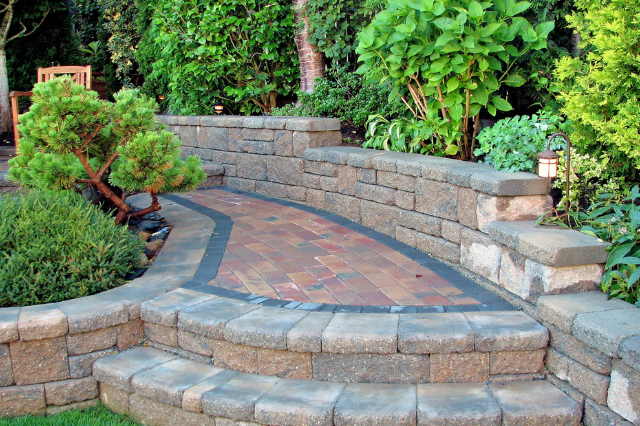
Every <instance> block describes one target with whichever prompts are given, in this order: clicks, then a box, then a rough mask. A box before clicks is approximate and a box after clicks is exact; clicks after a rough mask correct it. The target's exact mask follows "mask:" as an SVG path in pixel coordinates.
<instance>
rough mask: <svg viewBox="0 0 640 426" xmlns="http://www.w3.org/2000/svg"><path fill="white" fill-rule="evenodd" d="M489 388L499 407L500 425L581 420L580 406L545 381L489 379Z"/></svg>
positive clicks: (569, 424)
mask: <svg viewBox="0 0 640 426" xmlns="http://www.w3.org/2000/svg"><path fill="white" fill-rule="evenodd" d="M489 389H491V392H492V393H493V396H494V397H495V398H496V400H497V401H498V405H500V408H501V409H502V424H503V425H522V424H526V425H532V426H546V425H551V424H553V425H562V426H578V425H579V424H580V418H581V417H582V412H581V411H582V410H581V408H580V406H579V405H578V404H577V403H576V402H575V401H574V400H573V399H571V398H569V397H568V396H567V395H565V394H564V393H563V392H562V391H561V390H560V389H558V388H556V387H555V386H553V385H552V384H550V383H548V382H545V381H542V380H537V381H534V382H510V383H491V384H490V385H489Z"/></svg>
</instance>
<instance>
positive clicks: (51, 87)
mask: <svg viewBox="0 0 640 426" xmlns="http://www.w3.org/2000/svg"><path fill="white" fill-rule="evenodd" d="M33 93H34V96H33V98H32V99H33V105H32V106H31V108H30V110H29V111H28V112H26V113H25V114H24V115H22V116H21V118H20V121H21V122H22V124H21V125H20V127H19V129H20V132H21V133H22V134H23V136H24V137H23V138H22V139H21V140H20V146H19V149H18V154H19V155H18V156H17V157H16V158H14V159H12V160H11V161H10V163H9V164H10V166H11V168H10V169H9V175H10V176H11V178H12V179H14V180H16V181H19V182H21V183H23V184H24V185H26V186H29V187H35V188H40V189H49V190H76V191H82V190H85V189H87V188H93V189H94V190H95V191H96V192H97V193H98V194H99V198H98V200H97V201H99V202H107V203H110V204H111V205H113V207H115V208H116V209H117V215H116V223H122V222H124V221H125V220H126V219H127V218H128V217H140V216H143V215H145V214H147V213H150V212H153V211H157V210H160V204H159V203H158V194H162V193H168V192H182V191H191V190H193V189H195V188H196V187H197V186H198V185H199V184H200V183H202V182H203V181H204V179H205V174H204V172H203V171H202V169H201V167H200V165H201V163H200V159H198V158H196V157H189V158H188V159H187V160H186V161H182V160H181V159H180V148H179V147H180V141H179V140H178V139H177V138H176V137H175V135H174V134H173V133H171V132H168V131H166V130H164V129H162V127H161V125H160V124H159V122H158V121H157V119H156V116H155V108H156V103H155V101H153V100H152V99H150V98H146V97H143V96H140V95H139V94H138V92H137V91H136V90H122V91H120V92H119V93H118V94H116V95H115V100H116V102H115V103H111V102H107V101H102V100H100V99H98V95H97V93H96V92H92V91H88V90H86V89H85V88H84V87H82V86H79V85H77V84H75V83H73V82H71V80H70V79H69V78H66V77H60V78H56V79H54V80H50V81H48V82H45V83H39V84H36V85H35V87H34V89H33ZM141 192H147V193H149V195H151V200H152V202H151V205H150V206H149V207H147V208H145V209H143V210H140V211H137V212H132V211H131V208H130V207H129V205H127V203H126V202H125V199H126V198H127V197H128V196H130V195H133V194H137V193H141Z"/></svg>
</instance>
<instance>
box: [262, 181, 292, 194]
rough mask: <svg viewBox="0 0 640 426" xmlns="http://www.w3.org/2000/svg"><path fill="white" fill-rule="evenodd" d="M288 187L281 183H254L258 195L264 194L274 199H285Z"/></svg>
mask: <svg viewBox="0 0 640 426" xmlns="http://www.w3.org/2000/svg"><path fill="white" fill-rule="evenodd" d="M288 188H289V187H288V186H287V185H283V184H281V183H273V182H262V181H258V182H256V191H255V192H257V193H258V194H265V195H268V196H269V197H274V198H287V193H288Z"/></svg>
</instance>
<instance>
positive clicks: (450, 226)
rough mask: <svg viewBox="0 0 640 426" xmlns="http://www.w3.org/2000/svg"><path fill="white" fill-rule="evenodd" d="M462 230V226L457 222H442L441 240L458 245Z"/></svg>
mask: <svg viewBox="0 0 640 426" xmlns="http://www.w3.org/2000/svg"><path fill="white" fill-rule="evenodd" d="M462 229H463V226H462V225H460V224H459V223H458V222H453V221H450V220H443V221H442V224H441V225H440V233H441V234H442V238H444V239H445V240H447V241H451V242H452V243H455V244H458V245H460V231H461V230H462Z"/></svg>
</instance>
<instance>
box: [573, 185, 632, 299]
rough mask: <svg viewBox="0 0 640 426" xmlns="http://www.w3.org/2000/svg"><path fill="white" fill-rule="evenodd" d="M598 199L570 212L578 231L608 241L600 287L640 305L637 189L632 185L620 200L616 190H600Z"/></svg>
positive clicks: (610, 294)
mask: <svg viewBox="0 0 640 426" xmlns="http://www.w3.org/2000/svg"><path fill="white" fill-rule="evenodd" d="M600 199H601V201H600V202H598V203H595V204H593V205H592V206H590V207H589V209H588V210H587V212H586V213H582V212H572V213H571V214H570V215H571V217H572V218H573V220H574V221H575V223H576V226H577V227H579V228H580V231H581V232H584V233H585V234H588V235H591V236H594V237H597V238H599V239H601V240H602V241H607V242H609V243H611V245H610V246H609V247H607V251H609V257H608V258H607V263H606V264H605V266H604V275H603V277H602V284H601V289H602V291H604V292H605V293H607V294H608V295H609V296H610V297H616V298H618V299H623V300H626V301H627V302H629V303H634V304H635V305H636V306H638V307H640V267H638V266H639V265H640V227H639V225H640V206H638V204H640V189H639V188H638V186H635V187H633V189H632V190H631V195H630V196H628V197H626V198H625V199H623V200H622V201H618V200H617V195H616V194H603V195H601V196H600Z"/></svg>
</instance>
